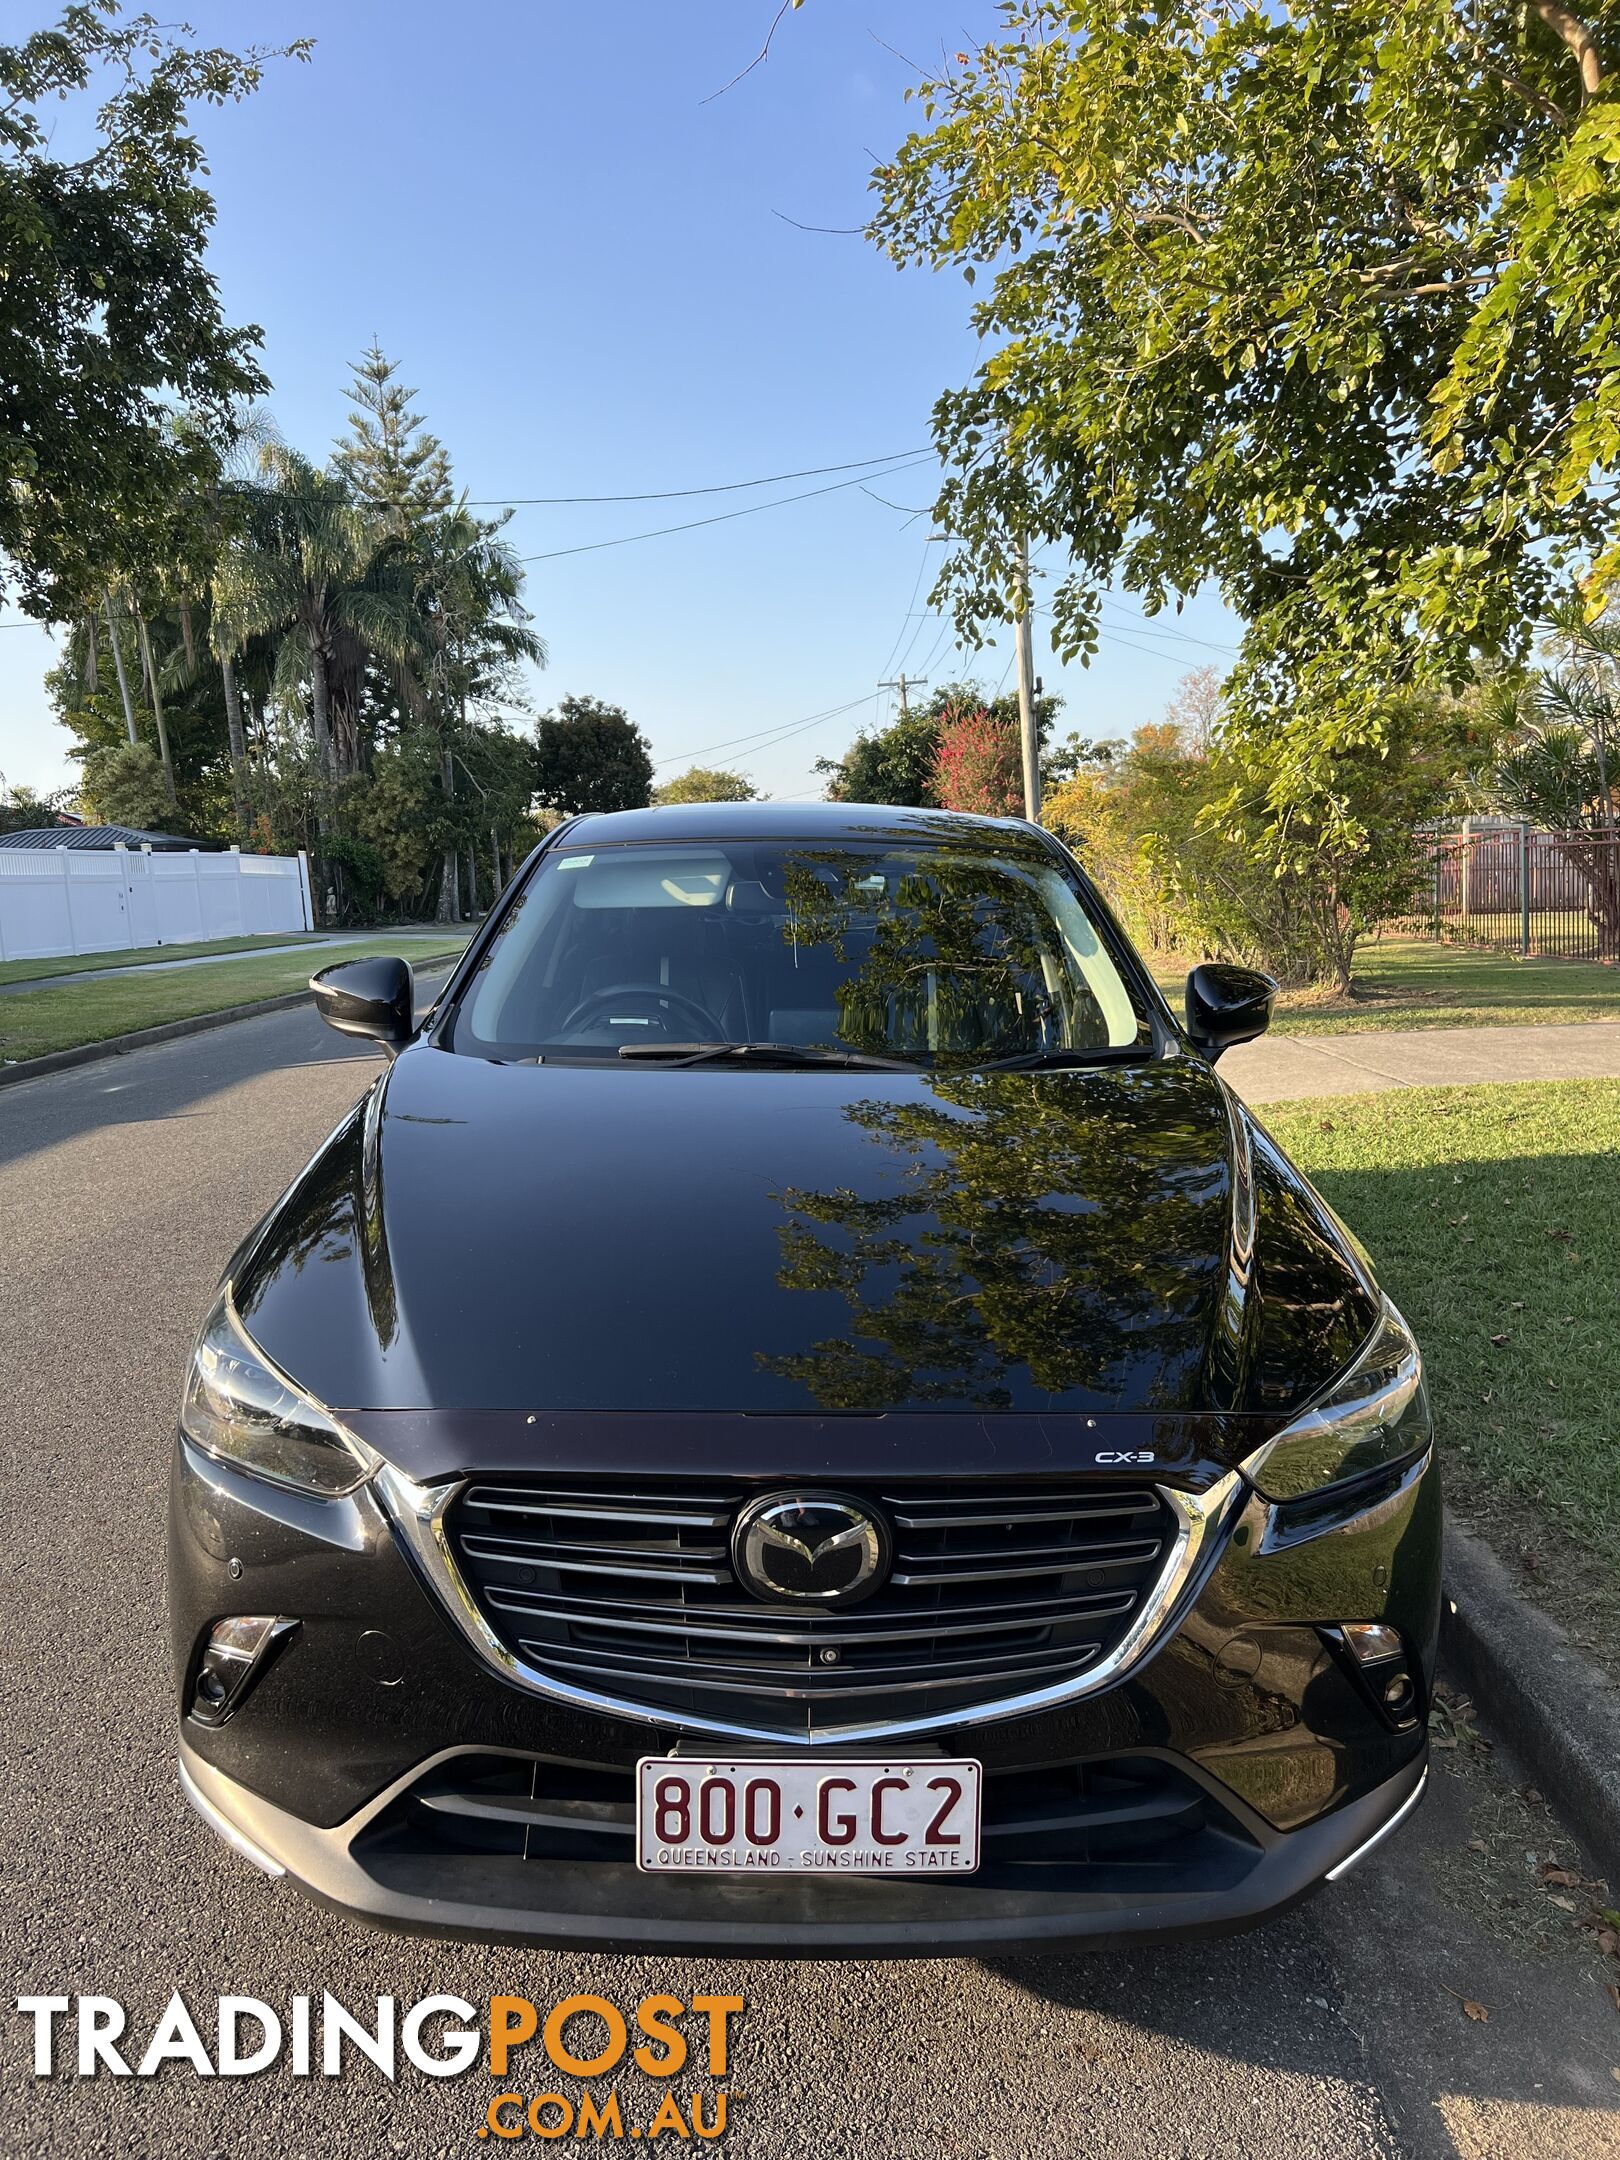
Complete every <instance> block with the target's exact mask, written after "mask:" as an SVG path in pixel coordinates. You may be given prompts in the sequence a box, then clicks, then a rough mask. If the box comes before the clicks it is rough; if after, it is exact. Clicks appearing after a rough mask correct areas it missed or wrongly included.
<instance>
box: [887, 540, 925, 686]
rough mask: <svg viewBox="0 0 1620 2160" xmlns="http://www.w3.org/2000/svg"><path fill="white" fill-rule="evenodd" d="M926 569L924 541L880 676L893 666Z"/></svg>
mask: <svg viewBox="0 0 1620 2160" xmlns="http://www.w3.org/2000/svg"><path fill="white" fill-rule="evenodd" d="M927 569H928V543H927V542H926V541H924V543H923V551H922V561H921V562H920V563H918V565H917V577H916V582H915V583H914V584H913V586H912V588H911V598H910V599H909V600H908V601H907V602H906V612H905V614H904V615H903V616H902V617H901V618H900V627H899V629H898V630H897V631H896V632H895V633H894V643H893V644H892V645H891V646H890V647H889V657H888V658H887V659H886V660H885V661H884V663H883V665H882V667H880V668H879V669H878V673H879V674H880V675H887V674H888V672H889V670H890V668H891V667H893V665H894V657H895V654H896V653H897V652H898V651H899V650H900V640H901V639H902V638H903V637H904V636H905V634H906V624H907V623H908V622H909V621H910V620H911V611H912V609H913V608H914V607H915V606H916V605H917V595H918V594H919V593H920V592H921V591H922V581H923V578H924V575H925V574H926V572H927Z"/></svg>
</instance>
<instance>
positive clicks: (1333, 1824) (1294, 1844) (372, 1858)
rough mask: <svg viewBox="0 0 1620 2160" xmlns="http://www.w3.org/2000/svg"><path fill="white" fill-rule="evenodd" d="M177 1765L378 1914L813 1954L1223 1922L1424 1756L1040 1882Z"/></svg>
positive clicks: (354, 1905) (1377, 1827)
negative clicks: (509, 1826)
mask: <svg viewBox="0 0 1620 2160" xmlns="http://www.w3.org/2000/svg"><path fill="white" fill-rule="evenodd" d="M180 1776H181V1782H182V1785H183V1786H184V1788H185V1791H186V1795H187V1798H188V1799H189V1800H190V1801H191V1803H192V1805H193V1807H195V1808H196V1810H197V1812H198V1813H199V1814H200V1815H201V1816H202V1817H203V1819H204V1821H205V1822H207V1823H208V1824H209V1825H210V1827H211V1828H213V1829H214V1830H215V1831H216V1832H217V1833H218V1835H219V1836H220V1837H222V1838H223V1839H224V1840H225V1841H226V1843H228V1844H229V1845H230V1846H231V1847H232V1848H233V1850H235V1851H236V1852H238V1853H239V1854H240V1855H241V1856H242V1857H243V1858H244V1859H247V1860H250V1861H251V1862H252V1863H253V1864H254V1865H255V1866H257V1867H259V1868H261V1869H262V1870H263V1871H264V1873H265V1874H267V1875H272V1876H276V1877H278V1878H283V1879H285V1880H286V1881H287V1882H290V1883H291V1884H292V1885H293V1886H294V1887H296V1888H297V1889H299V1890H301V1891H303V1892H304V1894H305V1895H306V1896H307V1897H310V1898H312V1899H314V1900H315V1901H316V1902H317V1903H319V1904H323V1905H328V1906H332V1907H334V1908H336V1909H337V1910H339V1911H341V1912H346V1913H349V1914H352V1915H355V1916H357V1917H359V1918H361V1919H365V1920H371V1921H374V1922H376V1923H378V1924H379V1925H381V1926H384V1927H391V1928H398V1929H401V1930H403V1931H404V1932H406V1933H409V1934H418V1935H451V1936H455V1937H457V1938H465V1939H468V1940H474V1941H484V1942H499V1943H517V1944H521V1945H524V1946H527V1947H530V1948H535V1949H559V1950H560V1949H576V1950H577V1949H591V1950H604V1951H612V1952H622V1953H624V1954H626V1955H642V1954H645V1953H646V1952H648V1951H652V1950H664V1951H668V1952H671V1953H676V1954H680V1955H683V1956H684V1955H699V1954H701V1955H710V1956H718V1955H721V1954H729V1955H732V1956H754V1957H758V1956H767V1955H769V1956H780V1957H795V1958H814V1957H854V1956H860V1957H940V1956H944V1955H949V1954H951V1953H953V1952H954V1953H957V1954H973V1953H976V1952H981V1951H991V1950H995V1951H1017V1950H1022V1951H1042V1950H1045V1951H1058V1950H1065V1949H1077V1948H1083V1947H1091V1948H1102V1947H1112V1948H1122V1947H1125V1946H1128V1945H1130V1944H1133V1943H1143V1942H1151V1941H1160V1940H1163V1939H1165V1938H1166V1937H1178V1936H1179V1937H1197V1936H1205V1935H1221V1934H1230V1933H1233V1932H1236V1931H1238V1930H1240V1929H1243V1928H1247V1927H1252V1926H1254V1925H1255V1924H1256V1923H1257V1922H1258V1921H1261V1920H1265V1919H1268V1918H1270V1917H1272V1916H1273V1915H1275V1914H1277V1913H1280V1912H1284V1911H1286V1910H1287V1909H1288V1907H1289V1906H1291V1905H1296V1904H1298V1903H1299V1902H1300V1900H1301V1899H1303V1898H1305V1897H1308V1896H1309V1895H1310V1894H1311V1893H1312V1892H1313V1891H1315V1890H1317V1889H1320V1888H1321V1886H1322V1885H1323V1883H1324V1882H1326V1881H1329V1880H1332V1879H1334V1878H1336V1877H1337V1876H1339V1875H1342V1874H1345V1873H1347V1872H1348V1870H1349V1869H1350V1867H1352V1866H1353V1865H1354V1864H1355V1862H1356V1861H1357V1860H1358V1859H1360V1858H1361V1856H1362V1855H1363V1854H1364V1853H1366V1852H1368V1851H1370V1850H1371V1849H1372V1847H1373V1846H1374V1845H1376V1844H1379V1843H1381V1842H1382V1840H1383V1838H1384V1837H1385V1836H1387V1835H1388V1834H1389V1832H1390V1831H1392V1830H1393V1829H1395V1828H1396V1827H1398V1825H1399V1823H1400V1822H1401V1821H1402V1820H1403V1819H1404V1818H1405V1817H1406V1815H1408V1814H1409V1813H1410V1812H1411V1811H1412V1810H1413V1809H1414V1808H1415V1807H1416V1805H1417V1803H1418V1801H1419V1800H1420V1799H1421V1797H1422V1793H1423V1787H1424V1783H1425V1780H1426V1779H1427V1776H1428V1771H1427V1768H1426V1767H1425V1765H1424V1763H1423V1762H1422V1761H1421V1760H1414V1761H1413V1762H1411V1763H1410V1764H1408V1765H1407V1767H1406V1768H1405V1769H1404V1770H1401V1771H1399V1772H1397V1773H1396V1775H1395V1776H1394V1777H1392V1778H1390V1779H1389V1780H1388V1781H1387V1782H1386V1783H1385V1784H1383V1785H1381V1786H1379V1787H1378V1788H1377V1789H1376V1790H1375V1791H1373V1792H1370V1793H1367V1794H1364V1795H1363V1796H1362V1797H1361V1798H1360V1799H1359V1800H1355V1801H1351V1802H1349V1803H1348V1804H1347V1805H1346V1806H1344V1807H1342V1808H1337V1809H1335V1810H1334V1812H1333V1813H1332V1814H1331V1815H1329V1816H1327V1817H1326V1818H1325V1819H1324V1820H1323V1821H1321V1822H1318V1823H1314V1824H1312V1825H1310V1826H1309V1827H1308V1828H1306V1829H1304V1830H1296V1831H1292V1832H1289V1833H1286V1834H1284V1833H1279V1832H1276V1831H1270V1830H1268V1829H1267V1828H1266V1827H1265V1826H1264V1825H1263V1824H1261V1823H1260V1822H1259V1821H1258V1820H1257V1819H1255V1818H1250V1819H1249V1821H1248V1822H1247V1824H1246V1826H1245V1827H1246V1828H1247V1829H1248V1830H1249V1831H1250V1832H1251V1833H1255V1838H1254V1848H1253V1853H1252V1857H1249V1858H1248V1859H1247V1860H1246V1861H1245V1862H1239V1863H1235V1864H1234V1865H1233V1866H1232V1867H1229V1868H1224V1869H1218V1870H1215V1871H1207V1861H1206V1862H1205V1863H1204V1864H1203V1865H1198V1864H1195V1865H1193V1866H1191V1867H1188V1868H1186V1869H1184V1870H1179V1871H1178V1870H1177V1869H1175V1868H1174V1867H1173V1866H1172V1867H1170V1868H1163V1867H1161V1868H1159V1869H1157V1870H1155V1871H1153V1873H1154V1874H1156V1875H1157V1878H1158V1879H1157V1881H1156V1882H1151V1881H1140V1882H1138V1881H1136V1880H1134V1879H1133V1878H1134V1877H1135V1876H1136V1875H1137V1874H1138V1873H1146V1872H1147V1871H1142V1870H1137V1869H1135V1868H1132V1867H1130V1866H1129V1865H1127V1866H1126V1867H1124V1868H1113V1869H1111V1868H1109V1867H1108V1866H1107V1864H1106V1863H1104V1864H1102V1865H1098V1864H1095V1863H1091V1864H1083V1865H1074V1866H1070V1867H1068V1868H1061V1867H1060V1868H1052V1869H1047V1870H1043V1871H1042V1875H1043V1879H1042V1880H1041V1881H1039V1883H1038V1884H1037V1886H1035V1887H1033V1888H1032V1887H1030V1886H1029V1885H1028V1884H1027V1883H1026V1882H1024V1881H1022V1880H1021V1879H1020V1876H1021V1875H1027V1873H1028V1872H1029V1871H1028V1870H1027V1869H1025V1868H1023V1867H1022V1864H1021V1863H1012V1864H1010V1865H1009V1864H1005V1863H1004V1864H1002V1865H1000V1866H996V1865H989V1866H986V1867H984V1868H981V1869H980V1870H979V1872H978V1873H977V1874H976V1875H974V1876H971V1877H967V1878H964V1879H962V1880H960V1881H954V1882H951V1881H928V1882H916V1881H906V1880H903V1879H900V1878H895V1877H872V1876H866V1877H862V1878H859V1879H856V1880H843V1881H840V1880H833V1881H828V1880H826V1879H824V1878H822V1877H815V1878H809V1877H805V1876H792V1877H785V1878H778V1879H776V1880H774V1881H762V1880H760V1879H757V1878H752V1877H750V1878H739V1877H734V1876H732V1877H718V1878H717V1877H704V1878H701V1879H700V1878H695V1877H691V1876H683V1875H645V1874H642V1873H640V1872H638V1870H637V1869H636V1868H635V1867H634V1866H633V1865H631V1864H629V1863H627V1862H622V1861H619V1862H613V1861H609V1862H602V1861H587V1862H576V1863H573V1864H563V1865H554V1866H549V1867H547V1866H542V1865H541V1864H539V1863H537V1862H535V1861H533V1860H530V1859H527V1858H525V1857H523V1856H522V1855H519V1854H509V1855H504V1856H503V1855H497V1854H482V1855H458V1856H454V1857H446V1856H444V1855H441V1854H431V1855H429V1854H423V1853H421V1852H415V1853H409V1852H407V1853H401V1852H400V1851H399V1850H398V1848H397V1847H393V1846H390V1845H389V1844H388V1843H387V1842H386V1840H373V1838H372V1836H371V1832H372V1830H373V1826H374V1825H376V1824H377V1823H378V1822H379V1821H380V1820H381V1819H383V1818H385V1817H386V1816H387V1815H388V1813H389V1811H390V1810H391V1809H393V1808H395V1807H396V1806H397V1804H398V1802H399V1800H400V1797H401V1795H402V1794H403V1793H404V1792H405V1791H406V1790H407V1789H408V1788H409V1786H410V1785H411V1783H412V1779H411V1778H410V1777H407V1778H404V1779H401V1780H400V1781H399V1782H398V1784H397V1785H396V1786H393V1787H390V1788H389V1789H388V1791H386V1792H384V1793H381V1794H379V1795H378V1796H377V1798H376V1799H375V1800H374V1801H372V1802H370V1803H368V1805H367V1806H366V1807H364V1808H362V1809H360V1810H359V1811H358V1812H357V1813H356V1814H355V1815H354V1816H353V1817H352V1818H351V1819H350V1820H349V1821H347V1822H344V1823H339V1824H337V1825H335V1826H334V1827H333V1828H332V1829H330V1830H320V1829H317V1828H316V1827H315V1826H314V1825H313V1824H311V1823H307V1822H304V1821H302V1820H301V1819H300V1818H299V1817H298V1816H296V1815H292V1814H289V1813H287V1811H286V1810H285V1809H282V1808H278V1807H275V1806H273V1805H272V1804H271V1803H270V1802H269V1801H267V1800H262V1799H260V1798H259V1797H258V1796H257V1795H256V1794H253V1793H250V1792H248V1791H247V1790H246V1788H245V1787H243V1786H241V1785H236V1784H233V1782H232V1781H231V1780H230V1779H229V1778H227V1777H225V1776H223V1775H222V1774H221V1773H220V1772H219V1771H218V1770H215V1769H213V1768H211V1767H210V1766H209V1764H207V1763H206V1762H204V1761H203V1760H202V1759H201V1757H200V1756H198V1755H197V1754H196V1753H195V1752H194V1750H192V1749H191V1748H190V1747H188V1746H187V1745H186V1744H185V1743H184V1741H182V1743H181V1749H180ZM1233 1842H1234V1844H1237V1843H1240V1842H1243V1841H1241V1840H1235V1841H1233ZM1223 1878H1224V1879H1223Z"/></svg>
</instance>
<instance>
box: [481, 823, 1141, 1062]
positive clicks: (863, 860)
mask: <svg viewBox="0 0 1620 2160" xmlns="http://www.w3.org/2000/svg"><path fill="white" fill-rule="evenodd" d="M1147 1039H1148V1026H1147V1021H1146V1017H1145V1015H1144V1014H1143V1013H1142V1012H1141V1011H1140V1010H1139V1009H1138V1007H1137V1005H1136V1003H1135V1001H1134V1000H1133V996H1132V993H1131V990H1130V989H1129V987H1128V986H1127V983H1126V980H1125V978H1124V977H1123V975H1122V974H1121V972H1120V970H1119V968H1118V967H1117V966H1116V965H1115V962H1114V959H1113V957H1112V955H1111V953H1110V951H1109V948H1108V945H1107V944H1106V943H1105V941H1104V939H1103V937H1102V936H1101V934H1100V933H1099V930H1098V927H1097V925H1096V924H1095V923H1094V921H1093V920H1092V918H1091V916H1090V915H1089V914H1088V912H1087V909H1086V905H1085V902H1084V900H1083V898H1082V895H1081V893H1080V891H1079V890H1078V889H1077V888H1076V886H1075V884H1074V883H1073V882H1072V881H1071V880H1070V878H1069V877H1068V876H1067V875H1066V874H1065V872H1064V870H1063V868H1062V866H1061V865H1060V864H1058V863H1057V862H1055V861H1054V860H1052V858H1050V857H1049V856H1047V855H1045V854H1044V853H1037V852H1035V851H1034V850H1029V851H1027V852H1025V851H1016V850H1014V849H1009V850H1008V851H1007V852H1005V853H1002V852H999V851H997V850H994V849H991V848H987V847H985V846H983V845H982V844H963V845H951V844H909V843H907V844H890V845H882V844H876V843H873V844H858V843H846V842H841V841H840V842H834V843H831V844H822V843H816V842H795V841H791V840H778V841H765V840H761V841H748V842H732V841H728V842H727V843H726V844H725V845H724V846H723V847H703V846H658V845H655V844H651V843H643V844H639V845H629V846H625V845H621V846H615V847H608V848H601V849H590V848H577V849H570V848H568V847H567V846H566V844H564V845H562V846H560V847H558V848H557V849H555V850H553V851H552V852H549V853H548V854H546V855H545V856H543V857H542V858H541V861H540V863H539V865H538V866H537V868H536V871H535V873H534V875H533V876H532V878H531V879H530V880H529V882H528V884H527V885H526V887H525V888H524V890H523V892H522V894H521V895H520V897H519V899H518V901H517V903H516V904H515V906H514V907H513V908H512V909H511V911H510V912H509V913H508V915H507V917H506V918H505V921H504V922H503V924H502V926H501V929H500V931H499V934H498V935H497V936H496V938H495V939H494V941H493V942H492V944H491V946H490V948H489V950H488V952H487V953H486V954H485V956H484V957H483V959H482V961H481V963H480V965H479V968H478V970H477V972H476V974H475V976H474V978H473V981H472V983H471V985H470V986H469V988H468V989H467V990H466V992H465V993H464V994H463V996H462V998H461V1001H460V1005H459V1009H458V1012H457V1015H456V1019H455V1024H454V1029H453V1033H452V1042H453V1046H454V1047H455V1048H456V1049H458V1050H464V1051H471V1052H474V1053H476V1054H481V1055H485V1056H505V1057H519V1056H536V1055H540V1056H556V1057H566V1056H575V1057H598V1058H600V1057H604V1056H607V1057H616V1056H617V1053H618V1051H619V1049H620V1048H622V1047H624V1046H626V1045H654V1044H659V1043H670V1044H682V1043H694V1044H696V1043H703V1044H713V1043H728V1044H737V1043H770V1044H777V1045H792V1046H795V1047H806V1048H822V1049H832V1050H837V1049H844V1050H855V1051H860V1052H863V1053H867V1054H874V1053H875V1054H881V1055H885V1056H890V1057H896V1058H905V1059H909V1060H915V1061H917V1062H919V1063H923V1064H927V1065H938V1066H961V1065H965V1064H970V1063H974V1062H980V1061H984V1060H987V1059H991V1058H1004V1057H1017V1056H1021V1055H1037V1054H1040V1053H1042V1052H1057V1051H1105V1050H1122V1049H1125V1048H1128V1047H1130V1046H1132V1045H1135V1044H1137V1043H1140V1042H1144V1041H1146V1040H1147Z"/></svg>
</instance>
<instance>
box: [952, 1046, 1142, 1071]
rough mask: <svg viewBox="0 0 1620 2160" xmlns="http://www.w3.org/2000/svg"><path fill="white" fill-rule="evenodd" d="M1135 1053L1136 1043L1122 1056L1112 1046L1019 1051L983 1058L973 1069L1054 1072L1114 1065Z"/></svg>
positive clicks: (1126, 1059) (1123, 1061) (1125, 1060)
mask: <svg viewBox="0 0 1620 2160" xmlns="http://www.w3.org/2000/svg"><path fill="white" fill-rule="evenodd" d="M1135 1054H1136V1046H1135V1045H1134V1044H1132V1045H1128V1046H1127V1048H1126V1054H1125V1055H1122V1053H1121V1052H1120V1050H1118V1049H1115V1048H1112V1047H1110V1048H1107V1049H1100V1048H1099V1049H1096V1050H1020V1051H1019V1052H1018V1053H1017V1055H1016V1056H1014V1057H1001V1058H986V1059H985V1060H984V1062H983V1063H982V1064H980V1065H976V1066H975V1067H974V1070H975V1071H976V1072H1042V1071H1047V1072H1058V1071H1062V1070H1063V1069H1064V1068H1065V1067H1067V1068H1069V1069H1073V1068H1076V1067H1081V1066H1087V1065H1117V1064H1122V1063H1125V1062H1127V1061H1128V1058H1129V1057H1130V1056H1132V1055H1135Z"/></svg>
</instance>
